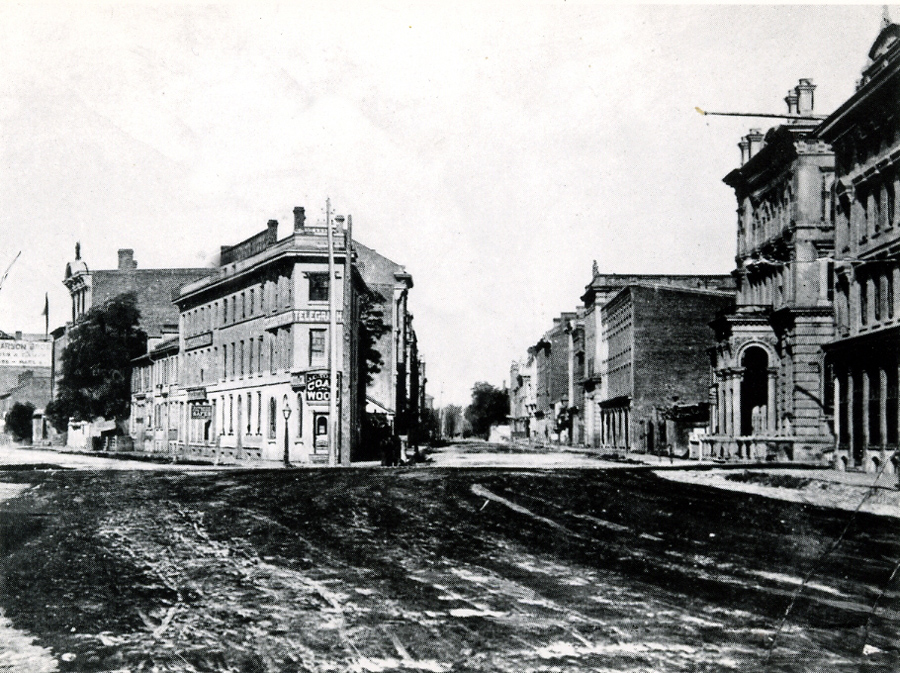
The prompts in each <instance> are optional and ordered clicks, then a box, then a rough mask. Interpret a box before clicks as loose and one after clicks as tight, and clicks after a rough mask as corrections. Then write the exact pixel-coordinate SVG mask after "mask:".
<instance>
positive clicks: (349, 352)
mask: <svg viewBox="0 0 900 673" xmlns="http://www.w3.org/2000/svg"><path fill="white" fill-rule="evenodd" d="M352 274H353V216H352V215H347V226H346V227H345V228H344V301H343V305H344V309H343V313H342V316H343V317H342V326H343V330H342V331H343V333H344V357H343V362H344V368H343V369H344V373H343V374H342V375H341V465H343V466H344V467H350V451H351V449H352V446H353V439H354V438H355V436H356V435H355V432H356V429H355V428H354V427H353V426H354V424H355V422H356V416H355V415H354V413H353V409H354V406H355V402H356V390H357V388H356V387H355V385H354V384H356V385H359V382H358V381H354V380H353V377H352V376H351V373H355V374H356V376H357V377H358V376H359V375H360V372H361V371H362V367H360V364H359V362H356V366H355V367H354V366H353V364H354V362H355V361H356V357H357V354H356V353H354V352H353V351H354V349H355V347H356V340H355V339H353V330H354V329H358V322H359V321H358V317H357V316H356V315H354V313H353V303H354V302H353V295H352V291H353V279H352Z"/></svg>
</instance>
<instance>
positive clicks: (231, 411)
mask: <svg viewBox="0 0 900 673" xmlns="http://www.w3.org/2000/svg"><path fill="white" fill-rule="evenodd" d="M228 434H229V435H233V434H234V395H229V396H228Z"/></svg>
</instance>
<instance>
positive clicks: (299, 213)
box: [294, 206, 306, 231]
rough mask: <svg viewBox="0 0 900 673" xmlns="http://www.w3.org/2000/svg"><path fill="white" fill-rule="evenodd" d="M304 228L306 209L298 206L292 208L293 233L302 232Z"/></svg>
mask: <svg viewBox="0 0 900 673" xmlns="http://www.w3.org/2000/svg"><path fill="white" fill-rule="evenodd" d="M305 226H306V209H305V208H302V207H300V206H297V207H296V208H294V231H303V227H305Z"/></svg>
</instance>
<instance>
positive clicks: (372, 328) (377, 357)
mask: <svg viewBox="0 0 900 673" xmlns="http://www.w3.org/2000/svg"><path fill="white" fill-rule="evenodd" d="M390 331H391V326H390V325H386V324H385V322H384V304H383V303H381V302H379V301H377V296H375V295H373V294H371V293H364V294H363V295H362V298H361V301H360V309H359V355H360V357H359V361H360V362H361V363H363V364H364V367H365V372H366V375H365V377H364V378H363V377H360V379H361V381H362V380H364V381H365V385H367V386H369V385H372V383H373V382H374V380H375V374H377V373H378V372H380V371H381V368H382V367H383V366H384V358H383V357H382V356H381V352H380V351H379V350H378V348H377V346H378V340H379V339H381V337H382V336H384V335H385V334H387V333H388V332H390Z"/></svg>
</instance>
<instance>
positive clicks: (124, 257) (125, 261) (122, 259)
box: [119, 248, 137, 271]
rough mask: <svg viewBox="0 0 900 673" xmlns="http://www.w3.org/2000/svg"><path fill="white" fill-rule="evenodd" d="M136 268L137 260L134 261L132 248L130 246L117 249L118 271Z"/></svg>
mask: <svg viewBox="0 0 900 673" xmlns="http://www.w3.org/2000/svg"><path fill="white" fill-rule="evenodd" d="M136 268H137V262H135V261H134V250H132V249H131V248H120V249H119V271H131V270H132V269H136Z"/></svg>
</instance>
